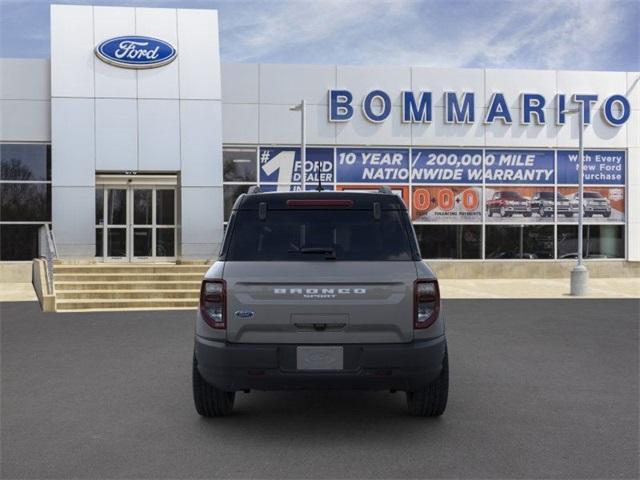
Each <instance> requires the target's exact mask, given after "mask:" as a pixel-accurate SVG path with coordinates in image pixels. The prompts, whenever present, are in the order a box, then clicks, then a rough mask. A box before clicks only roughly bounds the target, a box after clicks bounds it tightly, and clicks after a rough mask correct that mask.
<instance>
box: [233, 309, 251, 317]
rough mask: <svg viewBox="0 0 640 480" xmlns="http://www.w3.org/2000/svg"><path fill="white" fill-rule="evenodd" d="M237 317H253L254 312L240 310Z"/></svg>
mask: <svg viewBox="0 0 640 480" xmlns="http://www.w3.org/2000/svg"><path fill="white" fill-rule="evenodd" d="M236 317H238V318H251V317H253V312H252V311H251V310H238V311H237V312H236Z"/></svg>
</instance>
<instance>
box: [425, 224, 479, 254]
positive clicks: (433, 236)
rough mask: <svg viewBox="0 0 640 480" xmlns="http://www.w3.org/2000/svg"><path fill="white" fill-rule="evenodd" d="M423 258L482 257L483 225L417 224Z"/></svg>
mask: <svg viewBox="0 0 640 480" xmlns="http://www.w3.org/2000/svg"><path fill="white" fill-rule="evenodd" d="M415 230H416V236H417V238H418V244H419V245H420V252H421V254H422V258H426V259H431V258H433V259H436V258H441V259H478V258H482V226H481V225H415Z"/></svg>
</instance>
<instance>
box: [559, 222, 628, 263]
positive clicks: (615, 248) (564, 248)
mask: <svg viewBox="0 0 640 480" xmlns="http://www.w3.org/2000/svg"><path fill="white" fill-rule="evenodd" d="M557 239H558V240H557V241H558V258H559V259H573V258H578V227H577V226H576V225H558V235H557ZM582 250H583V255H584V258H586V259H600V258H624V225H584V226H583V227H582Z"/></svg>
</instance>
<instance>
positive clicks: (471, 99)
mask: <svg viewBox="0 0 640 480" xmlns="http://www.w3.org/2000/svg"><path fill="white" fill-rule="evenodd" d="M328 96H329V99H328V100H329V121H330V122H348V121H349V120H351V119H352V118H353V115H354V113H355V109H356V107H355V106H354V98H353V94H352V93H351V91H349V90H337V89H336V90H334V89H332V90H329V92H328ZM400 96H401V101H402V108H401V115H402V122H403V123H430V122H431V121H432V120H433V95H432V92H429V91H421V92H418V93H417V94H416V93H414V92H411V91H404V92H401V94H400ZM567 97H568V95H566V94H563V93H560V94H557V95H556V96H555V99H554V101H555V119H554V120H553V121H555V123H556V125H564V124H565V122H566V110H567V108H568V107H567V103H568V102H567ZM570 99H571V102H572V103H574V104H576V105H578V106H580V107H582V108H583V112H584V123H585V125H589V124H590V123H591V109H592V107H593V104H594V103H595V102H597V101H598V95H596V94H585V93H575V94H573V95H571V97H570ZM443 100H444V109H443V112H444V122H445V123H452V124H456V123H460V124H464V123H475V122H476V121H483V122H484V123H485V124H492V123H494V122H496V121H501V122H503V123H505V124H511V123H513V121H514V119H513V115H512V113H511V109H510V108H509V104H508V102H507V100H506V98H505V95H504V94H503V93H500V92H496V93H494V94H493V95H492V96H491V99H490V100H489V104H488V105H487V113H486V115H485V116H484V118H483V119H480V118H478V115H477V114H476V107H475V93H474V92H464V93H462V94H458V93H456V92H445V93H444V94H443ZM546 105H547V99H546V98H545V97H544V95H541V94H539V93H521V94H520V109H519V110H520V118H519V119H518V120H519V122H520V123H521V124H523V125H529V124H535V125H544V124H545V123H547V122H548V121H550V120H549V119H548V118H547V115H546V112H545V107H546ZM360 110H361V113H362V115H363V116H364V117H365V118H366V119H367V120H369V121H370V122H373V123H381V122H384V121H385V120H386V119H387V118H389V116H390V115H391V97H390V96H389V94H388V93H387V92H385V91H384V90H372V91H370V92H369V93H367V94H366V95H365V96H364V97H363V98H362V102H361V104H360ZM630 115H631V105H630V103H629V100H628V99H627V97H625V96H624V95H621V94H615V95H610V96H609V97H607V98H606V99H605V101H604V103H603V105H602V116H603V117H604V119H605V121H606V122H607V123H608V124H609V125H611V126H612V127H620V126H621V125H624V124H625V123H626V122H627V120H629V116H630Z"/></svg>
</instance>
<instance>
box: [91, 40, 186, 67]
mask: <svg viewBox="0 0 640 480" xmlns="http://www.w3.org/2000/svg"><path fill="white" fill-rule="evenodd" d="M177 55H178V52H177V51H176V49H175V48H173V46H172V45H171V44H169V43H167V42H165V41H164V40H159V39H157V38H152V37H142V36H138V35H128V36H124V37H116V38H110V39H109V40H105V41H104V42H102V43H101V44H99V45H98V46H97V47H96V56H97V57H98V58H99V59H100V60H102V61H103V62H106V63H109V64H111V65H115V66H116V67H123V68H155V67H161V66H163V65H166V64H168V63H171V62H172V61H173V59H174V58H176V56H177Z"/></svg>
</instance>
